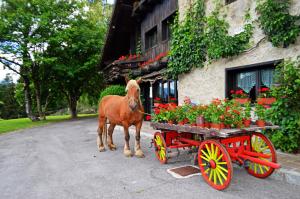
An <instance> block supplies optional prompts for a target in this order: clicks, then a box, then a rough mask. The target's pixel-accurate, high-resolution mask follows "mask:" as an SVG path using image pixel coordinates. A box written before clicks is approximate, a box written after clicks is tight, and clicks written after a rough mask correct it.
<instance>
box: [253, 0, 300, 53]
mask: <svg viewBox="0 0 300 199" xmlns="http://www.w3.org/2000/svg"><path fill="white" fill-rule="evenodd" d="M290 3H291V2H290V0H285V1H282V0H258V5H257V7H256V9H257V11H258V13H259V14H260V16H259V18H258V20H259V22H260V27H261V28H262V30H263V31H264V33H265V34H266V35H267V38H268V40H269V41H270V42H272V44H273V45H274V46H275V47H288V46H289V45H290V44H293V43H295V41H296V39H297V37H298V36H299V34H300V25H299V20H300V16H292V15H290V14H289V8H290Z"/></svg>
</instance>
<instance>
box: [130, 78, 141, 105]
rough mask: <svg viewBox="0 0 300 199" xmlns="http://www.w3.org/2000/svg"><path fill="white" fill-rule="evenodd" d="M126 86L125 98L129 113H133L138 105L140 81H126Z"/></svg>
mask: <svg viewBox="0 0 300 199" xmlns="http://www.w3.org/2000/svg"><path fill="white" fill-rule="evenodd" d="M126 82H127V86H126V91H127V94H126V97H127V98H128V101H129V104H128V105H129V108H130V109H131V111H135V110H136V109H137V108H138V106H139V104H140V86H139V84H140V83H141V79H138V80H128V81H127V80H126Z"/></svg>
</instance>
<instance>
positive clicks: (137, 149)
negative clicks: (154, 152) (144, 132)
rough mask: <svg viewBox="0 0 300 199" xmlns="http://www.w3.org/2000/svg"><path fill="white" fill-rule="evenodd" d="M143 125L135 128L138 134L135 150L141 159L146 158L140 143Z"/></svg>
mask: <svg viewBox="0 0 300 199" xmlns="http://www.w3.org/2000/svg"><path fill="white" fill-rule="evenodd" d="M142 124H143V122H139V123H138V124H136V126H135V128H136V133H135V148H134V150H135V156H136V157H139V158H143V157H145V155H144V153H143V151H142V149H141V143H140V140H141V136H140V133H141V128H142Z"/></svg>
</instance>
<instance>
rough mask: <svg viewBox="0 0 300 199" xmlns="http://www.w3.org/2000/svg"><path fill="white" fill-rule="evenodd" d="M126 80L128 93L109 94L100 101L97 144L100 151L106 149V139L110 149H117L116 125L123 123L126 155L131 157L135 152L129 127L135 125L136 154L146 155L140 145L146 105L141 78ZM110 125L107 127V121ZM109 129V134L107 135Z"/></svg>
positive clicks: (141, 156)
mask: <svg viewBox="0 0 300 199" xmlns="http://www.w3.org/2000/svg"><path fill="white" fill-rule="evenodd" d="M125 80H126V83H127V85H126V90H125V91H126V92H127V93H126V95H125V96H118V95H108V96H105V97H103V98H102V100H101V101H100V103H99V118H98V119H99V125H98V130H97V131H98V137H97V146H98V150H99V151H100V152H103V151H105V146H104V144H103V140H104V139H105V140H106V143H107V146H108V148H109V149H110V150H112V151H114V150H116V145H114V143H113V138H112V135H113V131H114V128H115V126H116V125H121V126H123V128H124V134H125V145H124V155H125V156H126V157H131V156H132V155H133V154H132V152H131V150H130V146H129V139H130V135H129V131H128V128H129V127H130V126H131V125H134V126H135V128H136V134H135V156H136V157H139V158H143V157H145V155H144V153H143V151H142V149H141V145H140V138H141V137H140V131H141V127H142V124H143V113H144V107H143V105H142V102H141V99H140V86H139V84H140V83H141V79H138V80H129V79H128V78H125ZM107 120H108V121H109V123H110V125H109V128H108V130H107V129H106V121H107ZM107 131H108V136H107Z"/></svg>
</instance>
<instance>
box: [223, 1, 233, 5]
mask: <svg viewBox="0 0 300 199" xmlns="http://www.w3.org/2000/svg"><path fill="white" fill-rule="evenodd" d="M235 1H236V0H225V4H226V5H227V4H230V3H232V2H235Z"/></svg>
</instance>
